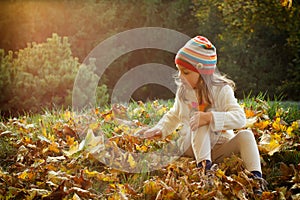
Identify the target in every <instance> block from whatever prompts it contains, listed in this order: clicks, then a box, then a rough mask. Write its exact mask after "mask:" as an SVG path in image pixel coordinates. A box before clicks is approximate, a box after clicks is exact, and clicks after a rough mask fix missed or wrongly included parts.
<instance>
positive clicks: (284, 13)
mask: <svg viewBox="0 0 300 200" xmlns="http://www.w3.org/2000/svg"><path fill="white" fill-rule="evenodd" d="M0 30H1V32H0V63H1V65H0V91H1V95H0V199H1V200H2V199H3V200H10V199H12V200H13V199H15V200H19V199H20V200H23V199H24V200H39V199H42V200H56V199H57V200H59V199H62V200H81V199H82V200H85V199H97V200H98V199H109V200H119V199H120V200H127V199H153V200H162V199H174V200H175V199H212V200H213V199H215V200H221V199H222V200H223V199H239V200H247V199H268V200H269V199H270V200H277V199H278V200H279V199H280V200H283V199H286V200H297V199H300V89H299V88H300V54H299V48H300V35H299V30H300V3H299V1H295V0H294V1H293V0H232V1H228V0H173V1H171V0H140V1H137V0H111V1H107V0H86V1H83V0H74V1H67V0H61V1H58V0H57V1H54V0H53V1H50V0H49V1H47V0H3V1H0ZM196 35H203V36H205V37H207V38H209V40H210V41H211V42H213V44H214V46H215V47H216V49H217V54H218V56H217V57H218V62H217V67H218V70H219V71H221V72H222V73H224V74H226V75H227V76H228V77H229V78H230V79H231V80H233V81H234V82H235V84H236V88H235V90H234V95H235V97H236V98H237V102H236V103H237V104H238V105H239V106H238V107H239V109H240V110H242V111H243V113H244V114H245V125H244V126H243V127H242V128H237V129H233V134H238V132H239V131H241V130H249V132H250V133H253V137H254V139H255V142H256V144H257V147H258V151H259V160H260V163H261V170H262V178H260V179H258V178H256V177H255V176H254V175H253V173H252V172H251V171H249V170H248V169H247V167H246V165H245V162H244V160H243V159H242V158H241V156H240V155H239V154H231V155H230V156H228V157H226V158H224V159H223V160H222V162H218V163H214V162H213V163H212V166H211V168H210V169H209V170H208V171H207V172H206V173H203V169H202V168H201V167H199V165H198V164H199V163H197V162H196V160H195V159H194V158H191V157H187V156H184V155H183V154H182V153H180V151H179V147H178V143H177V142H178V141H179V140H180V138H181V137H182V136H181V134H182V132H183V130H185V129H184V125H181V126H178V127H177V128H176V129H175V130H172V131H170V133H168V134H169V135H167V136H166V137H153V138H151V137H149V138H147V137H143V136H142V134H138V133H143V132H141V130H144V129H147V128H151V127H153V126H155V125H156V124H157V123H158V122H159V121H160V120H161V119H162V118H163V117H164V115H166V114H167V113H169V112H170V111H172V109H173V110H174V105H175V104H176V103H177V102H176V101H174V98H175V93H176V84H175V80H174V74H175V73H177V74H178V73H179V71H180V70H181V69H178V68H177V67H176V65H175V64H174V58H175V55H176V53H177V51H178V50H179V48H180V47H182V46H183V45H184V44H185V43H186V42H187V41H188V40H189V39H190V38H193V37H194V36H196ZM224 98H225V97H224ZM120 99H121V100H120ZM199 109H200V108H199ZM205 112H206V113H208V111H207V110H204V111H203V113H205ZM222 131H223V130H222ZM253 141H254V140H253ZM249 148H250V147H249ZM256 151H257V150H256ZM257 157H258V156H257ZM257 191H259V192H257Z"/></svg>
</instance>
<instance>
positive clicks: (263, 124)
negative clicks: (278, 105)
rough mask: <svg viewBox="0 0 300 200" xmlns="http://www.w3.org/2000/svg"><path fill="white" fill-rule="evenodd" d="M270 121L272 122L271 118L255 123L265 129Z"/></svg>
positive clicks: (259, 127)
mask: <svg viewBox="0 0 300 200" xmlns="http://www.w3.org/2000/svg"><path fill="white" fill-rule="evenodd" d="M269 123H270V121H269V120H264V121H260V122H257V123H255V124H254V126H255V127H257V128H258V129H260V130H264V129H265V128H266V127H267V126H268V125H269Z"/></svg>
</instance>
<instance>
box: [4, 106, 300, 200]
mask: <svg viewBox="0 0 300 200" xmlns="http://www.w3.org/2000/svg"><path fill="white" fill-rule="evenodd" d="M171 105H172V104H171V103H170V102H164V103H161V102H158V101H154V102H150V103H146V104H144V103H141V102H137V103H133V104H131V105H129V106H128V107H125V106H121V105H114V106H112V108H107V109H104V110H100V109H98V108H97V109H94V110H91V111H88V112H87V113H85V114H76V113H74V112H71V111H52V112H45V114H44V115H35V116H22V117H19V118H13V119H9V120H7V121H2V122H1V123H0V199H28V200H32V199H35V200H37V199H46V200H47V199H74V200H77V199H111V200H112V199H256V198H257V199H260V198H258V197H256V196H255V195H254V192H253V190H254V189H255V188H257V187H259V183H258V181H257V180H256V179H254V178H253V177H252V175H251V173H249V172H248V171H247V170H246V169H245V168H244V166H243V162H242V161H241V159H240V158H239V157H237V156H232V157H230V158H227V159H225V160H224V162H222V163H220V164H218V165H214V166H213V168H212V170H211V171H210V173H208V174H206V175H204V174H203V173H202V172H201V170H200V169H199V168H197V167H196V163H195V161H194V160H192V159H191V158H185V157H181V158H179V159H177V160H174V161H173V162H171V163H170V164H168V165H167V166H165V167H162V168H158V169H156V170H154V171H150V172H148V171H147V170H146V171H143V170H142V169H141V170H140V171H139V173H131V172H124V171H122V170H121V169H122V168H127V169H134V168H135V167H136V166H138V164H139V162H140V160H138V159H137V158H136V157H135V154H136V153H146V152H154V151H157V150H159V149H162V148H163V147H165V146H167V145H168V144H170V143H172V140H174V139H176V138H177V137H178V134H177V132H178V131H175V132H174V133H172V134H171V135H170V137H168V138H166V139H165V140H158V141H156V140H147V139H141V138H140V137H138V136H136V135H135V132H136V131H138V130H140V129H141V128H143V127H148V126H152V125H153V124H155V123H156V122H157V121H158V120H159V119H160V118H161V116H162V115H163V114H164V113H165V112H166V111H167V110H168V109H169V108H170V106H171ZM242 106H243V107H244V109H245V112H246V115H247V118H248V123H247V126H248V128H251V129H252V130H253V132H254V134H255V137H256V139H257V142H258V144H259V150H260V152H261V160H262V167H263V174H264V177H265V178H266V180H267V181H268V182H269V185H268V187H269V190H268V191H265V192H264V193H263V194H262V197H261V199H297V198H299V193H300V177H299V174H300V172H299V171H300V164H299V160H300V154H299V150H300V145H299V136H300V131H299V119H295V116H299V115H297V113H298V112H299V110H296V111H293V113H296V114H295V115H291V111H290V110H288V109H287V110H285V109H283V108H281V107H276V109H274V107H272V106H270V105H269V104H268V103H266V102H264V101H257V103H256V104H255V105H250V104H246V103H244V104H242ZM107 148H110V149H111V151H110V154H109V155H106V154H105V155H102V154H104V153H103V152H106V151H103V150H104V149H107ZM101 153H102V154H101ZM99 155H101V158H102V160H101V159H99ZM154 159H155V158H154ZM109 161H111V162H113V163H115V164H116V166H114V167H111V166H108V165H105V164H103V163H105V162H109ZM154 161H155V162H153V163H159V162H160V161H159V160H157V161H156V160H154ZM151 167H155V166H151ZM118 169H119V170H118Z"/></svg>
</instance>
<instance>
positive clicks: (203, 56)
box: [143, 36, 262, 178]
mask: <svg viewBox="0 0 300 200" xmlns="http://www.w3.org/2000/svg"><path fill="white" fill-rule="evenodd" d="M175 63H176V66H177V68H178V71H179V74H178V80H177V85H178V89H177V93H176V98H175V102H174V105H173V107H172V108H171V109H170V110H169V111H168V112H167V113H166V114H165V115H164V116H163V117H162V119H161V120H160V121H159V122H158V124H157V125H155V126H154V127H153V128H151V129H148V130H146V131H145V132H144V133H143V137H145V138H156V137H166V136H167V135H168V134H170V133H172V132H173V131H174V130H175V129H176V128H177V127H178V126H179V125H180V124H182V125H183V127H182V129H181V131H180V132H181V134H182V140H181V142H180V148H181V149H182V150H183V152H184V154H185V155H186V156H191V157H194V158H195V159H196V161H197V166H198V167H203V168H204V169H206V170H208V169H210V167H211V165H212V162H220V161H222V160H223V158H225V157H228V156H230V155H231V154H232V153H239V154H240V155H241V158H242V159H243V161H244V163H245V166H246V168H247V169H248V170H249V171H251V172H252V173H253V175H254V176H255V177H258V178H261V177H262V172H261V164H260V156H259V151H258V148H257V144H256V141H255V138H254V135H253V133H252V132H251V131H250V130H246V129H243V130H240V131H239V132H238V133H237V134H234V132H233V129H241V128H243V126H244V125H245V123H246V117H245V113H244V110H243V109H242V108H241V106H240V105H239V104H238V102H237V99H236V98H235V96H234V92H233V91H234V87H235V84H234V82H233V81H232V80H229V79H228V78H226V77H225V76H221V75H220V74H219V73H218V72H217V68H216V63H217V54H216V48H215V47H214V45H213V44H212V43H211V42H210V41H209V40H208V39H207V38H205V37H202V36H197V37H195V38H192V39H191V40H190V41H188V42H187V43H186V44H185V45H184V46H183V47H182V48H181V49H180V50H179V51H178V53H177V55H176V58H175Z"/></svg>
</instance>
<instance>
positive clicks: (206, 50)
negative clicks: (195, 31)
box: [175, 36, 217, 74]
mask: <svg viewBox="0 0 300 200" xmlns="http://www.w3.org/2000/svg"><path fill="white" fill-rule="evenodd" d="M175 63H176V64H177V65H180V66H183V67H186V68H188V69H190V70H192V71H195V72H198V73H200V74H213V73H214V71H215V68H216V64H217V53H216V48H215V46H214V45H213V44H212V43H211V42H210V41H209V40H208V39H207V38H206V37H203V36H196V37H194V38H192V39H191V40H189V41H188V42H187V43H186V44H185V45H184V46H183V47H182V48H181V49H180V50H179V51H178V53H177V55H176V57H175Z"/></svg>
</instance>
